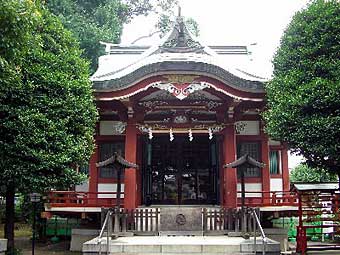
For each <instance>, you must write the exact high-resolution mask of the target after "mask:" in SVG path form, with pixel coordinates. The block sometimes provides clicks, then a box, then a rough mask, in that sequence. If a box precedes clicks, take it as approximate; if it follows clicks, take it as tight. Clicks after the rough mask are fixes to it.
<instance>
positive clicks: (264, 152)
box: [261, 136, 270, 203]
mask: <svg viewBox="0 0 340 255" xmlns="http://www.w3.org/2000/svg"><path fill="white" fill-rule="evenodd" d="M261 157H262V163H264V164H265V166H264V167H263V168H262V191H263V192H264V194H263V196H264V197H263V198H264V199H263V202H264V203H268V202H269V198H270V194H269V191H270V173H269V146H268V138H267V136H264V137H263V138H262V141H261Z"/></svg>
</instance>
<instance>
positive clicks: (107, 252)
mask: <svg viewBox="0 0 340 255" xmlns="http://www.w3.org/2000/svg"><path fill="white" fill-rule="evenodd" d="M111 215H112V212H111V210H109V211H108V212H107V213H106V216H105V220H104V223H103V226H102V229H101V230H100V233H99V236H98V237H97V244H99V255H101V254H102V237H103V235H104V230H105V227H106V254H107V255H108V254H109V253H110V233H109V221H110V220H109V218H110V216H111Z"/></svg>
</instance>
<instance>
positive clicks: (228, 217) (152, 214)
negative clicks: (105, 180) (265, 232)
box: [102, 208, 253, 235]
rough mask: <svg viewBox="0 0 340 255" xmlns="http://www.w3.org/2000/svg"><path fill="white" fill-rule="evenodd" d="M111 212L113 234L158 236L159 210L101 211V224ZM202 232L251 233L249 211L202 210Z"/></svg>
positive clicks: (251, 221)
mask: <svg viewBox="0 0 340 255" xmlns="http://www.w3.org/2000/svg"><path fill="white" fill-rule="evenodd" d="M109 210H111V212H112V214H111V217H112V219H111V220H110V222H112V224H113V225H112V229H113V232H114V233H118V232H133V233H135V234H137V235H158V232H159V231H160V230H161V229H160V218H161V214H160V208H137V209H133V210H127V209H122V208H121V209H120V210H119V211H118V209H102V223H103V220H104V218H105V215H106V213H107V212H108V211H109ZM202 230H203V232H204V233H206V234H223V233H228V232H241V231H242V232H251V231H253V217H252V215H251V210H250V209H247V208H245V209H244V210H242V209H227V208H202Z"/></svg>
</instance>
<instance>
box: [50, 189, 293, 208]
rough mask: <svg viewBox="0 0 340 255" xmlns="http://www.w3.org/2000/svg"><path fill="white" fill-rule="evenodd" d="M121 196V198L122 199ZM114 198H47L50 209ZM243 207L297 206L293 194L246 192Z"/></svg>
mask: <svg viewBox="0 0 340 255" xmlns="http://www.w3.org/2000/svg"><path fill="white" fill-rule="evenodd" d="M123 194H124V193H122V194H121V197H124V195H123ZM238 194H239V197H238V200H237V205H238V206H241V192H238ZM116 196H117V193H116V192H80V191H50V192H49V194H48V197H47V198H48V204H49V206H50V207H113V206H115V205H116ZM121 200H122V202H123V201H124V199H121ZM245 205H246V206H248V207H261V206H298V197H297V195H296V193H295V192H286V191H275V192H263V191H262V192H261V191H246V198H245Z"/></svg>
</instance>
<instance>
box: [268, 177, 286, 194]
mask: <svg viewBox="0 0 340 255" xmlns="http://www.w3.org/2000/svg"><path fill="white" fill-rule="evenodd" d="M270 191H283V185H282V178H270Z"/></svg>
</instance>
